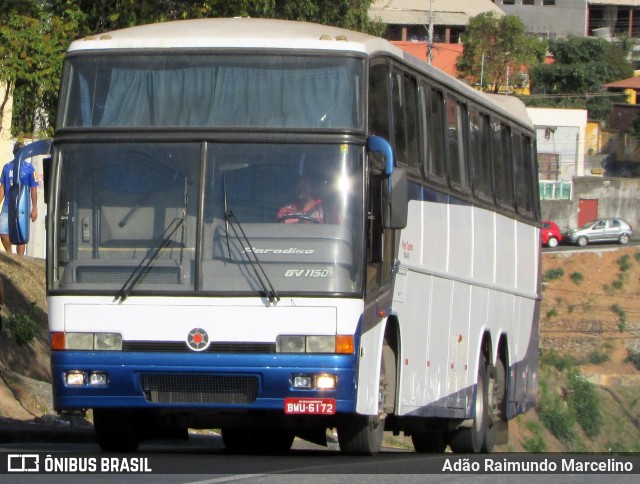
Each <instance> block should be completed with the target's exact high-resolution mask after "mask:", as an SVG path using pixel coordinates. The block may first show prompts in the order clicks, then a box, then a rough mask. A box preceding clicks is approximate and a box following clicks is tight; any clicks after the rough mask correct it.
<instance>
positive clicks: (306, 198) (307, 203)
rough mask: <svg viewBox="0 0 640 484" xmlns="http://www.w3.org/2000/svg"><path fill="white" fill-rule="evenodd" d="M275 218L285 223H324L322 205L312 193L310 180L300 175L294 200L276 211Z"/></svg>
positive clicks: (320, 200)
mask: <svg viewBox="0 0 640 484" xmlns="http://www.w3.org/2000/svg"><path fill="white" fill-rule="evenodd" d="M276 220H278V221H279V222H282V223H285V224H294V223H300V222H302V223H324V206H323V203H322V199H321V198H317V197H315V196H314V193H313V186H312V184H311V180H309V179H308V178H307V177H304V176H302V177H300V178H299V179H298V182H297V183H296V200H295V201H293V202H291V203H288V204H286V205H285V206H284V207H282V208H281V209H280V210H279V211H278V215H276Z"/></svg>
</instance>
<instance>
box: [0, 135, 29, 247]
mask: <svg viewBox="0 0 640 484" xmlns="http://www.w3.org/2000/svg"><path fill="white" fill-rule="evenodd" d="M20 148H22V145H21V144H20V143H16V144H15V146H14V147H13V156H16V154H17V153H18V151H19V150H20ZM13 177H14V173H13V160H11V161H10V162H9V163H7V164H5V165H4V166H3V167H2V174H1V175H0V200H3V199H4V203H3V204H2V213H0V240H1V241H2V246H3V247H4V250H6V251H7V252H9V253H11V252H12V250H11V242H10V241H9V188H10V187H11V185H12V184H13ZM20 183H21V184H23V185H25V186H28V187H29V191H30V193H31V214H30V215H31V221H32V222H35V221H36V219H37V218H38V204H37V199H38V198H37V197H38V175H37V173H36V170H35V168H34V167H33V165H32V164H31V163H27V162H23V163H22V165H21V166H20ZM25 249H26V245H24V244H22V245H17V246H16V252H17V253H18V254H20V255H24V252H25Z"/></svg>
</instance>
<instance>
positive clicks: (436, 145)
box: [422, 86, 445, 180]
mask: <svg viewBox="0 0 640 484" xmlns="http://www.w3.org/2000/svg"><path fill="white" fill-rule="evenodd" d="M422 92H423V96H424V97H423V102H424V103H425V107H426V113H427V122H426V127H427V133H426V134H427V136H426V139H427V157H426V166H425V173H426V175H427V178H436V179H439V180H443V179H444V176H445V170H444V163H445V151H444V150H445V144H444V143H445V141H444V139H445V138H444V136H445V134H444V97H443V95H442V91H439V90H437V89H434V88H429V87H428V86H425V89H423V90H422Z"/></svg>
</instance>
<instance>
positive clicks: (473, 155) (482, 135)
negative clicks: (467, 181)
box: [469, 109, 493, 202]
mask: <svg viewBox="0 0 640 484" xmlns="http://www.w3.org/2000/svg"><path fill="white" fill-rule="evenodd" d="M490 136H491V134H490V132H489V118H488V117H487V116H486V115H484V114H482V113H480V112H478V111H476V110H475V109H470V110H469V165H470V166H471V168H472V177H473V190H474V193H475V195H476V196H477V197H479V198H482V199H485V200H488V201H491V202H493V175H492V173H491V153H490V151H489V143H490Z"/></svg>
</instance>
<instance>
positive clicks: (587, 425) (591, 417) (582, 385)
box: [568, 371, 602, 438]
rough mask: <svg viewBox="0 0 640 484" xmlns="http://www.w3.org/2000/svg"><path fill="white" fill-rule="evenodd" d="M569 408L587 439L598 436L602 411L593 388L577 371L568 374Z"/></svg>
mask: <svg viewBox="0 0 640 484" xmlns="http://www.w3.org/2000/svg"><path fill="white" fill-rule="evenodd" d="M569 390H570V393H569V398H568V401H569V406H570V407H571V408H572V409H573V412H572V413H573V415H575V419H576V421H577V422H578V425H580V427H582V430H584V433H585V434H587V436H588V437H589V438H594V437H597V436H598V435H600V431H601V429H602V410H601V405H600V399H599V398H598V394H597V393H596V389H595V386H594V385H593V384H592V383H591V382H590V381H589V380H587V379H586V378H585V377H584V375H582V374H581V373H580V372H578V371H572V372H571V373H570V374H569Z"/></svg>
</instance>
